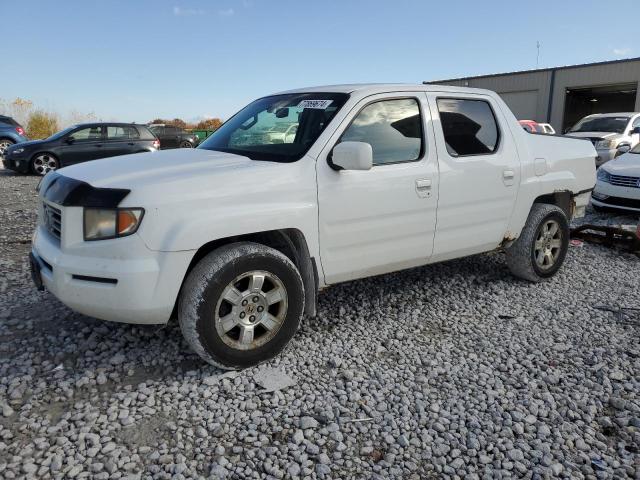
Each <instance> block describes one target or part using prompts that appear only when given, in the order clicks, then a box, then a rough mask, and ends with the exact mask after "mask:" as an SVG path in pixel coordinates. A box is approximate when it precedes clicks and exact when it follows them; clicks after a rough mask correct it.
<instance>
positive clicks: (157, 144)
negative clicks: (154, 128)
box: [153, 140, 160, 148]
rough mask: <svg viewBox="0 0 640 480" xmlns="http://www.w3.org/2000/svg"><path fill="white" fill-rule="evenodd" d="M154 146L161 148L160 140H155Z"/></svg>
mask: <svg viewBox="0 0 640 480" xmlns="http://www.w3.org/2000/svg"><path fill="white" fill-rule="evenodd" d="M153 148H160V140H154V141H153Z"/></svg>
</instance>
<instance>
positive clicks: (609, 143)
mask: <svg viewBox="0 0 640 480" xmlns="http://www.w3.org/2000/svg"><path fill="white" fill-rule="evenodd" d="M596 148H600V149H603V148H616V141H615V140H600V141H598V142H596Z"/></svg>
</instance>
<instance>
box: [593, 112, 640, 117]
mask: <svg viewBox="0 0 640 480" xmlns="http://www.w3.org/2000/svg"><path fill="white" fill-rule="evenodd" d="M633 115H638V112H611V113H592V114H591V115H587V117H631V116H633ZM587 117H585V118H587Z"/></svg>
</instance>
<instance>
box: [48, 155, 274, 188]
mask: <svg viewBox="0 0 640 480" xmlns="http://www.w3.org/2000/svg"><path fill="white" fill-rule="evenodd" d="M264 163H268V162H260V161H254V160H251V159H249V158H247V157H243V156H240V155H234V154H231V153H223V152H214V151H211V150H203V149H197V148H196V149H194V148H180V149H174V150H164V151H160V152H149V153H137V154H134V155H122V156H119V157H111V158H103V159H100V160H93V161H90V162H84V163H80V164H78V165H73V166H71V167H66V168H62V169H60V170H58V171H59V173H60V174H62V175H65V176H67V177H71V178H75V179H77V180H82V181H83V182H87V183H89V184H90V185H92V186H94V187H109V188H129V189H136V188H140V187H144V186H159V185H162V184H164V183H173V182H176V181H180V180H185V179H192V178H198V177H210V176H213V175H216V176H219V175H221V174H224V173H228V172H231V171H236V170H247V169H254V168H256V167H257V166H258V165H260V164H264Z"/></svg>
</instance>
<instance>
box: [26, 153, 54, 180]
mask: <svg viewBox="0 0 640 480" xmlns="http://www.w3.org/2000/svg"><path fill="white" fill-rule="evenodd" d="M58 168H60V162H59V161H58V159H57V158H56V157H55V156H53V155H51V154H50V153H39V154H38V155H36V156H35V157H33V160H31V171H32V172H33V173H35V174H36V175H46V174H47V173H49V172H51V171H53V170H57V169H58Z"/></svg>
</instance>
